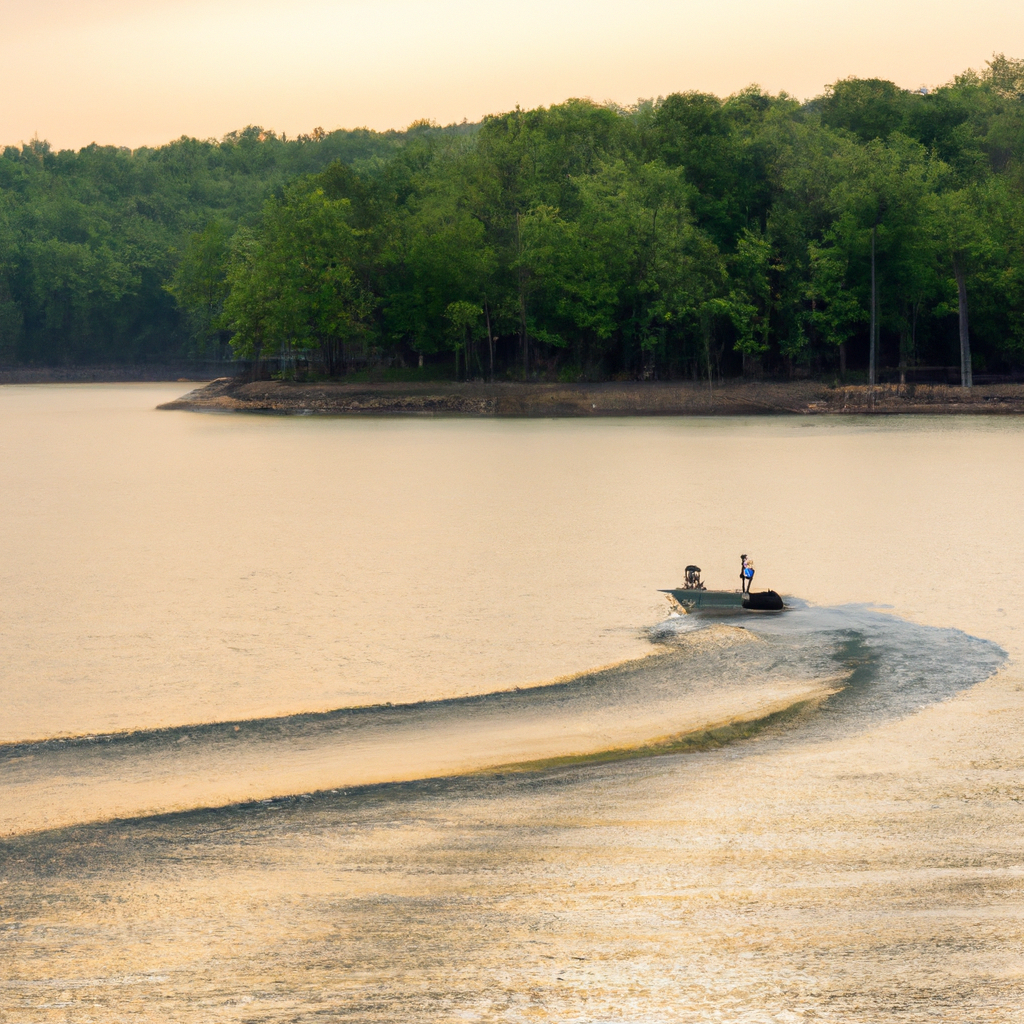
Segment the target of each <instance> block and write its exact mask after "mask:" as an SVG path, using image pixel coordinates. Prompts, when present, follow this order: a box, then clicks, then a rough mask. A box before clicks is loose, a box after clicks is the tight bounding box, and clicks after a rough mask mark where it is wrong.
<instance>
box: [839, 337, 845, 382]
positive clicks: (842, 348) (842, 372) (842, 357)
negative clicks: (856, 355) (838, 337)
mask: <svg viewBox="0 0 1024 1024" xmlns="http://www.w3.org/2000/svg"><path fill="white" fill-rule="evenodd" d="M839 376H840V377H841V378H842V379H843V380H845V379H846V342H845V341H842V342H840V343H839Z"/></svg>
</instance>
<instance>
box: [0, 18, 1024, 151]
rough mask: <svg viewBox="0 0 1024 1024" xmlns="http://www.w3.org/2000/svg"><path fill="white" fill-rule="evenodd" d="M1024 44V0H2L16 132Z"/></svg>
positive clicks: (374, 118) (188, 122)
mask: <svg viewBox="0 0 1024 1024" xmlns="http://www.w3.org/2000/svg"><path fill="white" fill-rule="evenodd" d="M994 51H1001V52H1005V53H1006V54H1007V55H1009V56H1017V57H1024V2H1022V0H973V2H971V3H970V4H968V3H965V2H964V0H858V2H856V3H854V2H845V3H839V2H835V0H756V2H755V0H716V2H707V0H704V2H699V3H698V2H692V0H683V2H680V0H675V2H672V0H636V2H634V3H632V4H625V3H611V2H608V0H591V2H577V3H568V2H565V0H545V2H540V0H518V2H506V3H502V4H498V3H487V2H482V0H477V2H471V0H432V2H428V0H374V2H369V0H291V2H283V0H250V2H241V0H208V2H205V3H200V2H196V0H133V2H128V0H77V2H74V3H70V2H65V0H34V2H31V3H29V2H23V0H0V144H3V143H17V142H19V141H22V140H28V139H30V138H32V137H33V135H38V136H39V137H40V138H44V139H48V140H49V141H50V142H51V143H52V144H53V145H54V146H56V147H60V148H63V147H79V146H82V145H86V144H88V143H90V142H94V141H95V142H100V143H113V144H117V145H123V146H131V147H136V146H140V145H156V144H160V143H162V142H166V141H168V140H170V139H173V138H177V137H178V136H180V135H194V136H199V137H201V138H206V137H211V136H213V137H220V136H222V135H223V134H224V133H225V132H228V131H230V130H232V129H234V128H241V127H244V126H245V125H247V124H259V125H263V126H264V127H267V128H273V129H275V130H277V131H279V132H280V131H285V132H287V133H288V134H289V135H294V134H297V133H298V132H302V131H309V130H310V129H312V128H314V127H315V126H317V125H322V126H323V127H325V128H328V129H332V128H352V127H357V126H360V125H366V126H368V127H371V128H377V129H383V128H402V127H404V126H406V125H407V124H409V123H410V122H411V121H413V120H415V119H417V118H421V117H428V118H432V119H434V120H436V121H439V122H441V123H442V124H444V123H449V122H452V121H461V120H462V119H463V118H468V119H469V120H471V121H475V120H478V119H479V118H480V117H481V116H483V115H484V114H487V113H491V112H495V111H499V110H506V109H509V108H510V107H513V106H515V104H516V103H519V104H521V105H522V106H524V107H531V106H536V105H538V104H549V103H556V102H559V101H561V100H563V99H566V98H567V97H569V96H589V97H591V98H592V99H594V100H597V101H604V100H615V101H616V102H619V103H622V104H629V103H632V102H635V101H636V100H637V99H638V98H639V97H648V96H658V95H664V94H667V93H670V92H675V91H678V90H686V89H700V90H705V91H709V92H715V93H718V94H719V95H726V94H728V93H730V92H734V91H736V90H737V89H740V88H742V87H743V86H745V85H748V84H750V83H751V82H757V83H758V84H760V85H761V86H763V87H764V88H766V89H768V90H770V91H772V92H777V91H779V90H783V89H784V90H786V91H787V92H789V93H791V94H793V95H795V96H798V97H800V98H806V97H810V96H813V95H816V94H818V93H820V92H821V91H822V89H823V88H824V86H825V85H826V83H828V82H831V81H835V80H836V79H837V78H843V77H846V76H847V75H860V76H874V75H877V76H880V77H884V78H891V79H893V80H894V81H896V82H897V83H899V84H900V85H903V86H908V87H917V86H919V85H922V84H926V85H935V84H939V83H941V82H944V81H948V80H949V79H950V78H951V77H952V76H953V75H954V74H956V73H958V72H960V71H962V70H963V69H964V68H967V67H972V66H973V67H980V66H982V65H983V64H984V62H985V60H987V59H988V58H989V57H990V56H991V55H992V53H993V52H994Z"/></svg>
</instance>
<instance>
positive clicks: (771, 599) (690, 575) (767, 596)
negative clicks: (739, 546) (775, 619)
mask: <svg viewBox="0 0 1024 1024" xmlns="http://www.w3.org/2000/svg"><path fill="white" fill-rule="evenodd" d="M700 573H701V570H700V568H699V567H698V566H696V565H688V566H687V567H686V582H685V583H684V584H683V586H681V587H675V588H673V589H672V590H661V591H659V593H662V594H670V595H671V597H672V600H673V601H675V602H676V604H678V605H680V606H682V608H683V610H684V611H687V612H696V611H700V612H712V613H729V612H744V611H747V612H781V611H782V610H783V609H784V608H785V607H786V606H785V604H784V603H783V601H782V598H781V597H779V595H778V594H776V593H775V591H774V590H756V591H752V592H750V593H745V592H744V591H742V590H708V589H707V588H706V587H705V586H704V584H703V583H702V582H701V579H700Z"/></svg>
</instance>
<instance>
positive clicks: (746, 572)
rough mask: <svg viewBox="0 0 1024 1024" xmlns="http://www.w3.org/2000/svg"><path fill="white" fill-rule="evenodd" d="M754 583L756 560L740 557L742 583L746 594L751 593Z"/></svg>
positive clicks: (744, 556)
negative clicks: (751, 585) (751, 586)
mask: <svg viewBox="0 0 1024 1024" xmlns="http://www.w3.org/2000/svg"><path fill="white" fill-rule="evenodd" d="M753 582H754V560H753V559H752V558H749V559H748V558H747V556H746V555H740V583H741V584H742V588H741V589H742V590H743V593H744V594H749V593H750V584H751V583H753Z"/></svg>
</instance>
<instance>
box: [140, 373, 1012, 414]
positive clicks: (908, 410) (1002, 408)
mask: <svg viewBox="0 0 1024 1024" xmlns="http://www.w3.org/2000/svg"><path fill="white" fill-rule="evenodd" d="M158 408H160V409H171V410H185V411H189V412H250V413H270V414H276V415H285V416H288V415H292V416H309V415H315V416H367V415H371V416H372V415H385V416H394V415H403V416H476V417H520V418H531V417H537V418H565V417H586V416H589V417H597V416H763V415H822V414H826V415H827V414H840V415H841V414H866V415H899V414H914V415H921V414H931V415H935V414H957V413H966V414H971V415H1021V414H1024V384H1016V383H1010V384H984V385H977V386H975V387H973V388H969V389H968V388H960V387H957V386H950V385H945V384H906V385H900V384H878V385H875V386H874V387H869V386H868V385H865V384H852V385H839V386H832V385H829V384H824V383H822V382H819V381H755V380H742V379H741V380H730V381H725V382H723V383H721V384H713V385H711V386H710V387H709V386H708V384H707V382H703V383H697V382H691V381H664V382H663V381H655V382H636V381H623V382H617V381H615V382H607V383H598V384H549V383H524V382H521V381H507V382H495V383H486V382H483V381H468V382H453V381H449V382H445V381H441V382H424V383H419V382H416V383H375V384H371V383H361V384H351V383H344V382H340V381H324V382H319V383H303V382H297V381H278V380H259V381H250V380H245V379H242V378H228V377H222V378H218V379H217V380H214V381H210V382H209V383H208V384H205V385H204V386H202V387H199V388H196V389H195V390H193V391H190V392H188V393H187V394H185V395H182V396H181V398H178V399H175V400H174V401H171V402H165V403H164V404H162V405H160V406H159V407H158Z"/></svg>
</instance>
